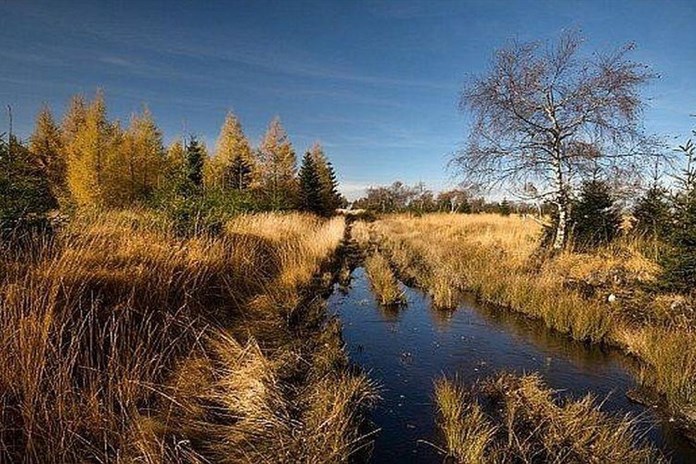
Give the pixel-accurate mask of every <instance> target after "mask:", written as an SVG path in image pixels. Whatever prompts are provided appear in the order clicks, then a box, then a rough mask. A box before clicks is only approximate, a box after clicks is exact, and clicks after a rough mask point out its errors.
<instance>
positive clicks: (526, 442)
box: [435, 374, 665, 464]
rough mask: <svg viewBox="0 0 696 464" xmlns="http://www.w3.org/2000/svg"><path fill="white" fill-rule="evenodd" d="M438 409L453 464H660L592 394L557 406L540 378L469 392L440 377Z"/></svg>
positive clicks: (491, 383) (508, 380) (501, 379)
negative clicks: (536, 463) (525, 463)
mask: <svg viewBox="0 0 696 464" xmlns="http://www.w3.org/2000/svg"><path fill="white" fill-rule="evenodd" d="M435 402H436V404H437V407H438V410H439V412H440V418H441V421H440V428H441V430H442V433H443V435H444V437H445V442H446V443H445V444H446V450H447V451H448V453H449V455H450V456H451V457H453V458H454V459H455V460H456V462H460V463H482V464H483V463H508V462H510V463H511V462H626V463H659V462H665V460H664V459H663V458H662V457H661V456H660V455H659V454H658V453H657V452H656V451H655V450H654V449H652V448H651V447H648V446H645V445H644V444H641V443H640V442H639V440H638V439H637V438H636V436H637V431H636V421H635V419H632V418H630V417H628V416H626V417H616V416H611V415H608V414H606V413H604V412H602V411H600V409H599V407H598V406H597V405H596V401H595V400H594V399H593V398H592V396H590V395H588V396H586V397H584V398H582V399H579V400H571V399H563V400H559V399H556V398H554V392H553V391H551V390H549V389H548V388H547V387H546V386H545V385H544V383H543V382H542V380H541V378H540V377H539V376H538V375H525V376H522V377H517V376H514V375H510V374H501V375H498V376H495V377H493V378H490V379H487V380H485V381H482V382H480V383H478V384H476V385H474V386H473V387H472V388H471V389H467V388H465V387H462V386H461V385H458V384H457V382H456V381H451V380H448V379H446V378H443V379H440V380H438V381H437V382H436V384H435ZM484 408H485V412H484Z"/></svg>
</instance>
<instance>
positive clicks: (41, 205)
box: [0, 134, 57, 232]
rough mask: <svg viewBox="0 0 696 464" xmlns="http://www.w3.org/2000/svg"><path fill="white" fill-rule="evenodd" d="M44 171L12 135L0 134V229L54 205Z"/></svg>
mask: <svg viewBox="0 0 696 464" xmlns="http://www.w3.org/2000/svg"><path fill="white" fill-rule="evenodd" d="M56 205H57V204H56V201H55V198H54V197H53V195H52V193H51V190H50V186H49V182H48V179H47V177H46V172H45V171H44V170H43V169H42V168H41V167H40V166H39V165H38V163H37V159H36V157H34V156H33V154H32V153H31V152H30V151H29V150H28V149H27V148H26V147H25V146H24V145H22V144H21V143H19V141H18V140H17V139H16V138H15V137H10V138H9V140H7V139H5V137H4V135H3V134H0V232H3V231H7V230H13V229H15V228H16V226H17V225H18V223H19V221H20V220H22V219H26V218H30V217H32V216H34V215H37V214H42V213H45V212H47V211H49V210H50V209H52V208H55V206H56Z"/></svg>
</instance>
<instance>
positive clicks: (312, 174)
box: [299, 152, 325, 215]
mask: <svg viewBox="0 0 696 464" xmlns="http://www.w3.org/2000/svg"><path fill="white" fill-rule="evenodd" d="M299 178H300V192H299V193H300V195H299V206H300V209H301V210H303V211H309V212H312V213H315V214H319V215H323V214H325V207H324V204H323V201H322V188H321V187H322V186H321V180H320V179H319V173H318V172H317V166H316V164H315V162H314V159H313V156H312V154H311V153H310V152H307V153H306V154H305V156H304V158H302V166H301V167H300V174H299Z"/></svg>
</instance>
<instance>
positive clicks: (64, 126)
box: [61, 95, 87, 158]
mask: <svg viewBox="0 0 696 464" xmlns="http://www.w3.org/2000/svg"><path fill="white" fill-rule="evenodd" d="M86 120H87V104H86V103H85V98H84V97H83V96H82V95H75V96H73V97H72V99H71V100H70V104H69V105H68V110H67V111H66V112H65V115H64V116H63V121H62V123H61V135H62V136H63V146H64V147H68V146H70V144H71V143H73V141H74V140H75V137H76V136H77V133H78V132H79V131H80V130H82V127H83V126H84V124H85V121H86ZM66 158H67V156H66Z"/></svg>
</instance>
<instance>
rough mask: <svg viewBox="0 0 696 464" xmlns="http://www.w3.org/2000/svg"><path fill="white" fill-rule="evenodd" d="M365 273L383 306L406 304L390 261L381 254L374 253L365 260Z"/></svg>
mask: <svg viewBox="0 0 696 464" xmlns="http://www.w3.org/2000/svg"><path fill="white" fill-rule="evenodd" d="M365 272H366V273H367V277H368V279H369V280H370V286H371V287H372V290H373V292H374V293H375V295H376V296H377V299H378V301H379V304H381V305H383V306H398V305H401V304H404V303H405V302H406V298H405V295H404V292H403V290H401V288H400V287H399V281H398V280H397V279H396V277H395V276H394V272H393V271H392V269H391V267H390V265H389V261H387V260H386V259H385V258H384V256H382V255H381V254H380V253H379V252H374V253H373V254H371V255H369V256H368V257H367V258H365Z"/></svg>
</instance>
